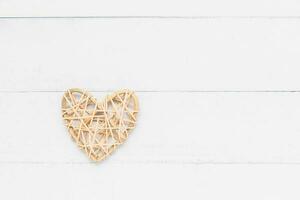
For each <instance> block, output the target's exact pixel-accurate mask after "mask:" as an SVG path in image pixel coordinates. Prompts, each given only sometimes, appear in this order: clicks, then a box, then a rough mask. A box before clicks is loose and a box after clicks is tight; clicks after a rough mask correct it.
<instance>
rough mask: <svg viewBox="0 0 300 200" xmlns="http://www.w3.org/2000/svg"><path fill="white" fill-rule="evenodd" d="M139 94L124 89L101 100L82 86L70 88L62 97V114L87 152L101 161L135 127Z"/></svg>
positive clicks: (69, 128) (71, 131)
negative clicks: (81, 87) (82, 88)
mask: <svg viewBox="0 0 300 200" xmlns="http://www.w3.org/2000/svg"><path fill="white" fill-rule="evenodd" d="M138 109H139V107H138V99H137V96H136V95H135V94H134V93H133V92H132V91H130V90H121V91H117V92H115V93H113V94H112V95H108V96H106V97H105V98H104V99H103V100H102V101H99V102H98V101H97V100H96V99H95V98H94V97H92V96H91V95H90V94H89V93H88V92H86V91H83V90H81V89H69V90H68V91H66V92H65V94H64V96H63V99H62V117H63V119H64V121H65V125H66V126H67V128H68V131H69V133H70V135H71V137H72V138H73V139H74V141H75V142H76V143H77V145H78V146H79V147H80V148H81V149H82V150H84V151H85V153H86V154H87V156H88V157H89V158H90V159H92V160H94V161H100V160H103V159H104V158H106V157H107V156H108V155H110V154H111V153H112V152H113V151H114V150H115V149H116V147H118V146H119V145H120V144H122V143H124V142H125V141H126V139H127V138H128V136H129V134H130V132H131V131H132V130H133V129H134V127H135V124H136V118H137V113H138Z"/></svg>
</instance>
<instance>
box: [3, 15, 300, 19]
mask: <svg viewBox="0 0 300 200" xmlns="http://www.w3.org/2000/svg"><path fill="white" fill-rule="evenodd" d="M0 19H300V16H0Z"/></svg>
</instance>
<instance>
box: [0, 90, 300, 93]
mask: <svg viewBox="0 0 300 200" xmlns="http://www.w3.org/2000/svg"><path fill="white" fill-rule="evenodd" d="M89 91H90V92H113V91H115V90H89ZM134 91H135V92H138V93H300V90H134ZM61 92H65V91H64V90H32V91H31V90H15V91H14V90H3V91H0V93H4V94H5V93H61Z"/></svg>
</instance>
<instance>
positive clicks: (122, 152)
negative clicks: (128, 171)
mask: <svg viewBox="0 0 300 200" xmlns="http://www.w3.org/2000/svg"><path fill="white" fill-rule="evenodd" d="M62 94H63V93H59V92H42V93H40V92H38V93H35V92H33V93H31V92H28V93H0V110H1V112H0V121H1V130H2V131H1V134H0V141H1V145H0V163H15V162H16V164H18V163H23V162H25V163H32V162H33V163H35V162H37V163H70V162H71V163H75V164H76V163H79V164H80V163H89V160H88V158H87V157H86V156H85V154H84V153H82V152H81V151H80V150H79V149H78V148H77V147H76V145H75V143H74V142H73V141H72V140H71V138H70V136H69V134H68V133H67V130H66V128H65V127H64V125H63V122H62V119H61V116H60V101H61V96H62ZM137 94H138V96H139V98H140V104H141V112H140V115H139V118H138V124H137V128H136V129H135V130H134V132H133V133H132V135H131V136H130V137H129V139H128V141H127V142H126V143H125V144H124V145H123V146H121V147H120V149H119V151H117V152H116V153H115V154H113V155H112V156H111V157H110V158H109V159H108V160H107V161H104V164H106V163H107V164H109V163H117V164H120V163H149V164H150V165H151V164H153V163H167V164H168V163H169V164H176V163H178V164H181V163H187V164H193V163H196V164H197V163H299V162H300V145H299V141H300V135H299V131H300V124H299V116H300V106H299V102H300V93H181V92H179V93H176V92H175V93H160V92H157V93H152V92H149V93H148V92H146V93H144V92H142V93H141V92H139V93H137ZM103 95H104V93H95V96H97V97H99V96H103Z"/></svg>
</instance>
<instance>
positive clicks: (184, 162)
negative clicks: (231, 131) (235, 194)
mask: <svg viewBox="0 0 300 200" xmlns="http://www.w3.org/2000/svg"><path fill="white" fill-rule="evenodd" d="M107 163H109V164H112V165H124V164H129V165H131V164H145V165H148V164H158V165H160V164H162V165H300V162H254V161H253V162H252V161H249V162H225V161H224V162H208V161H174V160H173V161H171V160H153V161H119V162H118V161H117V162H116V161H115V162H107ZM5 164H7V165H17V164H21V165H98V164H99V163H94V162H74V161H67V162H63V161H61V162H59V161H57V162H56V161H0V165H5Z"/></svg>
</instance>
